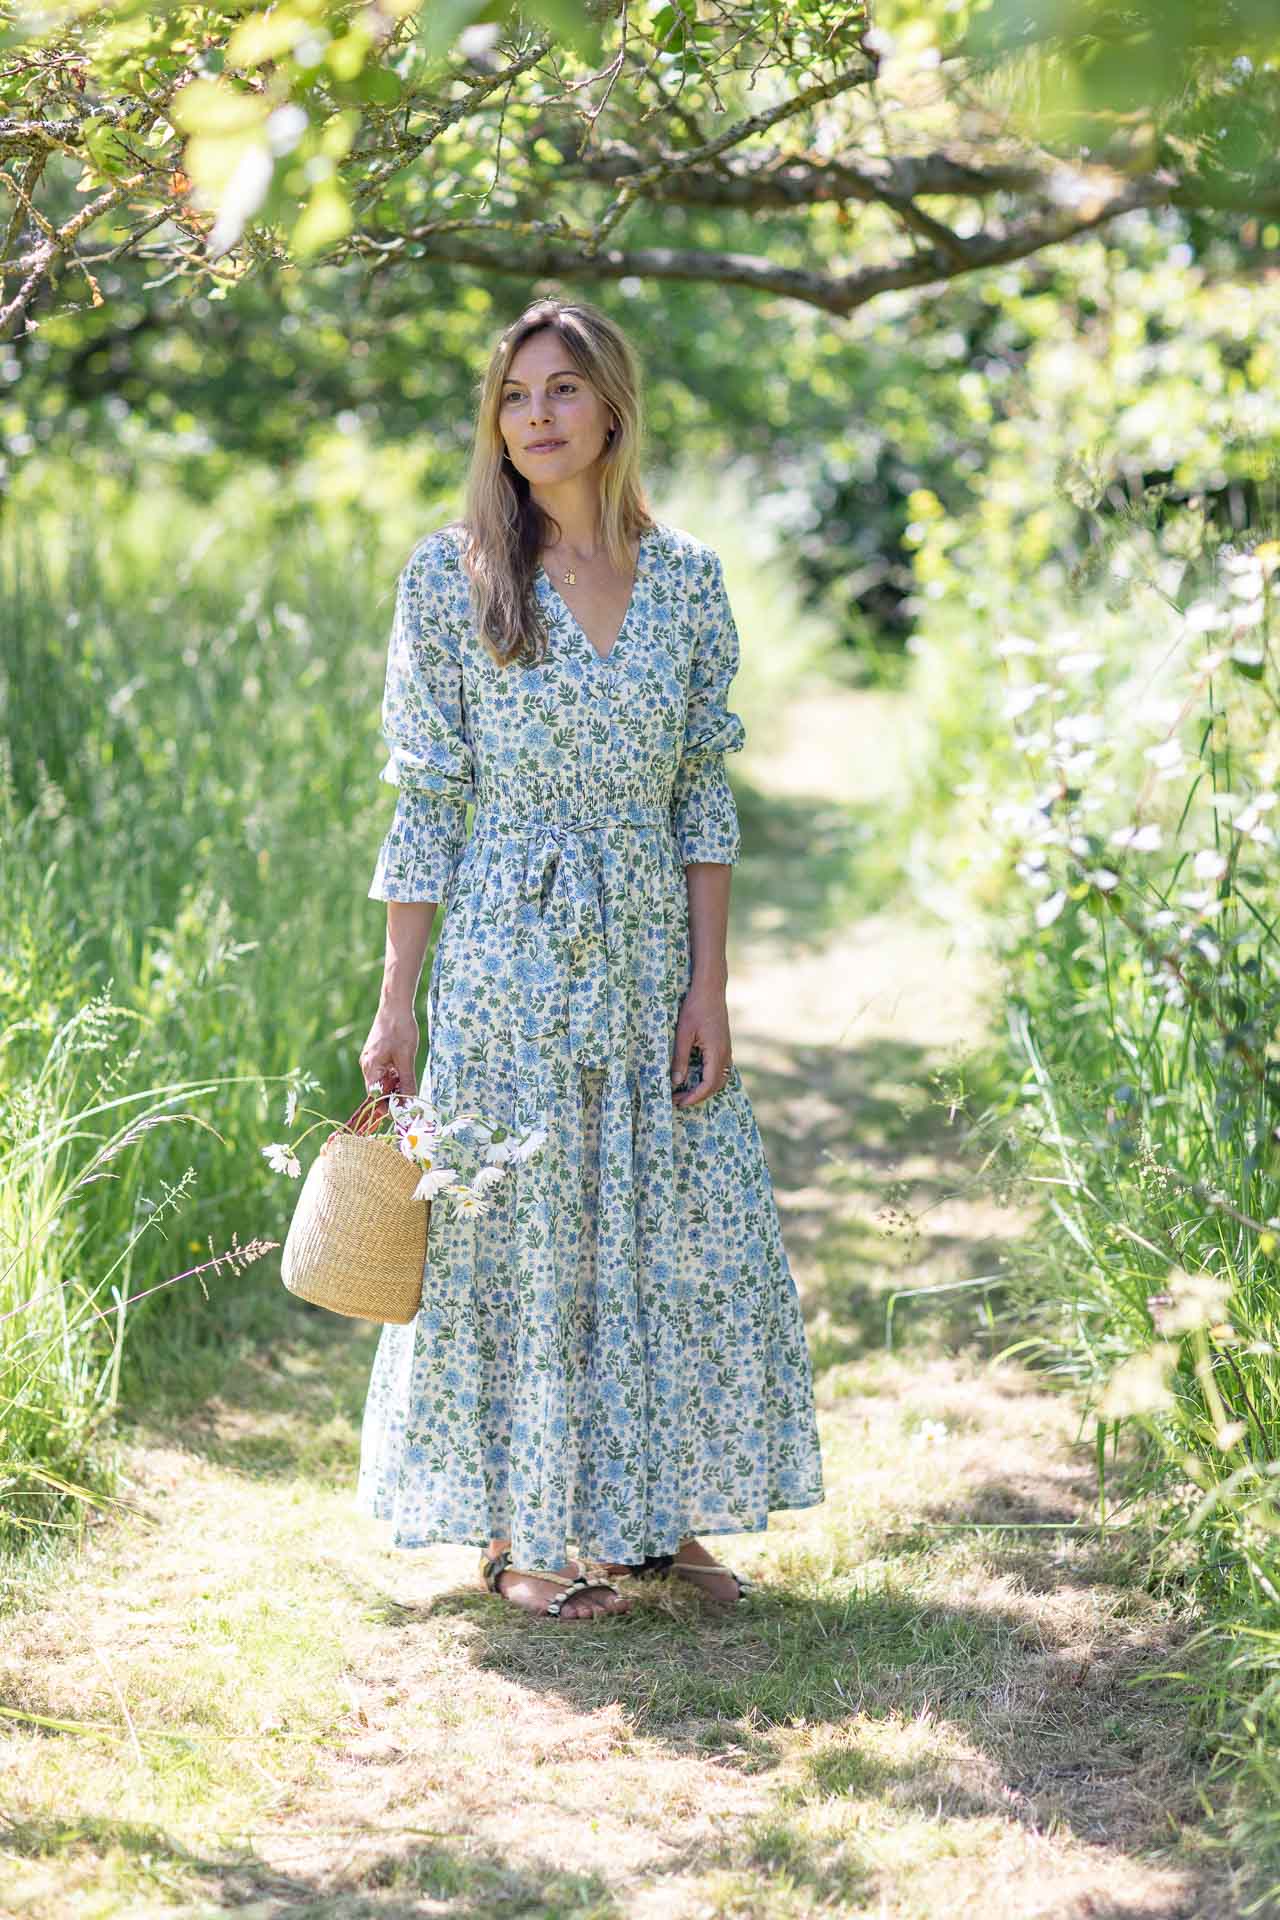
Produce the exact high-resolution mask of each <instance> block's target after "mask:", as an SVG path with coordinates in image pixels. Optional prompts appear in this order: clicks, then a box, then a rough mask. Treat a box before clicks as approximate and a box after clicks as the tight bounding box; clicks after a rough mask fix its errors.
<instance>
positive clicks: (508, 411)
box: [357, 300, 823, 1620]
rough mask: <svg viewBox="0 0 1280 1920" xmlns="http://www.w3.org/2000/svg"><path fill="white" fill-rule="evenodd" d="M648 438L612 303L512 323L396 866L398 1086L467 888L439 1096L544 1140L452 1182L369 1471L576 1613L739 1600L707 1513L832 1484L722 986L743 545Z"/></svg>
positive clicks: (389, 1051) (486, 384)
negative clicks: (699, 516) (674, 520)
mask: <svg viewBox="0 0 1280 1920" xmlns="http://www.w3.org/2000/svg"><path fill="white" fill-rule="evenodd" d="M639 436H640V407H639V397H638V380H637V375H636V367H635V360H634V356H633V354H632V351H631V349H630V347H629V345H628V343H627V342H626V340H625V338H624V337H623V336H622V335H621V334H620V332H619V331H618V329H617V328H616V327H615V326H614V324H613V323H612V322H611V321H610V320H609V319H608V318H607V317H606V316H605V315H604V314H602V313H600V312H599V311H598V310H597V309H595V308H594V307H592V306H590V305H588V304H585V303H582V302H573V303H568V302H563V301H559V300H540V301H538V302H536V303H535V304H534V305H533V306H531V307H530V308H528V309H527V310H526V311H525V312H524V313H523V314H521V315H520V316H519V318H518V319H517V320H516V321H514V322H513V323H512V325H511V326H509V327H508V328H507V330H506V331H505V333H504V334H503V335H502V336H501V338H500V339H499V341H498V343H497V346H496V347H495V349H494V352H493V355H492V358H491V360H490V364H489V366H488V369H487V371H486V373H485V376H484V380H483V385H482V388H481V393H480V401H479V418H478V424H477V430H476V435H475V444H474V453H473V460H472V465H471V471H470V477H469V483H468V489H467V501H466V512H465V516H464V519H463V520H462V521H461V522H458V523H455V524H454V525H451V526H448V527H444V528H442V529H440V530H439V531H437V532H435V533H432V534H428V535H427V536H426V538H425V539H423V540H422V541H420V542H419V544H418V545H417V546H416V547H415V549H414V551H413V553H412V554H411V555H410V557H409V559H408V561H407V562H406V564H405V567H404V570H403V572H402V573H401V575H400V579H399V583H398V589H397V596H396V609H395V617H394V620H393V624H392V633H391V641H390V648H389V657H388V664H387V679H386V691H385V697H384V701H383V728H384V734H385V738H386V740H387V744H388V747H389V749H390V759H389V761H388V762H387V764H386V766H385V767H384V769H383V774H382V777H383V778H384V779H386V780H388V781H390V782H392V783H393V784H395V785H396V786H397V787H398V789H399V792H398V797H397V802H396V812H395V818H394V820H393V822H392V824H391V828H390V830H389V832H388V834H387V836H386V839H385V840H384V842H383V845H382V848H381V851H380V853H379V856H378V862H377V868H376V872H375V874H374V880H373V884H372V886H371V887H370V889H369V897H370V898H371V899H375V900H383V901H386V902H387V943H386V962H385V970H384V975H383V982H382V992H381V997H380V1001H379V1006H378V1011H377V1016H376V1018H375V1020H374V1022H373V1026H372V1028H371V1030H370V1033H369V1037H368V1039H367V1040H366V1042H365V1044H364V1047H363V1049H362V1051H361V1054H360V1065H361V1069H362V1071H363V1073H364V1076H365V1082H366V1084H367V1085H373V1084H383V1075H384V1074H385V1073H386V1071H387V1069H389V1068H394V1069H395V1071H396V1073H397V1074H398V1076H399V1085H400V1088H401V1090H402V1091H414V1090H416V1085H417V1082H416V1077H415V1063H416V1058H417V1050H418V1038H419V1036H418V1027H417V1023H416V1021H415V1018H414V999H415V994H416V990H417V985H418V979H419V975H420V972H421V968H422V963H423V958H424V956H425V953H426V948H427V943H428V938H429V935H430V930H431V923H432V917H433V915H434V913H435V903H439V904H441V905H442V906H443V909H444V918H443V922H442V925H441V930H440V938H439V941H438V943H437V947H436V954H435V960H434V964H433V966H432V970H431V978H430V983H429V991H428V1033H429V1060H428V1071H429V1083H430V1090H431V1097H432V1099H433V1100H434V1101H435V1103H436V1105H437V1106H438V1107H439V1108H440V1109H441V1110H442V1111H443V1112H444V1113H446V1114H448V1113H452V1112H454V1111H455V1110H457V1109H459V1108H463V1107H465V1108H471V1109H474V1110H477V1111H479V1112H481V1113H483V1114H484V1115H485V1116H486V1117H490V1118H494V1119H497V1120H500V1121H502V1122H504V1123H505V1124H512V1125H515V1126H517V1127H521V1128H524V1127H526V1126H527V1127H533V1126H535V1125H537V1124H538V1123H540V1122H542V1123H545V1124H546V1125H547V1127H548V1129H549V1137H548V1139H547V1141H546V1144H545V1145H544V1146H543V1148H542V1151H541V1152H540V1153H539V1154H538V1155H537V1156H536V1157H535V1158H532V1159H530V1160H528V1161H527V1162H525V1163H523V1164H520V1165H517V1166H516V1167H514V1168H513V1170H512V1174H511V1178H510V1179H509V1180H507V1181H505V1182H504V1183H503V1184H502V1186H501V1187H499V1188H498V1189H496V1191H497V1193H498V1194H499V1195H500V1196H501V1197H500V1198H499V1199H498V1200H496V1201H491V1202H490V1206H489V1210H488V1211H487V1212H486V1213H485V1214H484V1215H482V1216H481V1217H478V1218H476V1217H462V1216H461V1215H460V1214H458V1213H454V1212H451V1211H450V1210H449V1209H447V1208H446V1207H445V1206H443V1205H438V1206H436V1207H433V1209H432V1213H431V1221H430V1231H429V1235H428V1241H429V1244H428V1250H427V1264H426V1271H425V1275H424V1287H423V1303H422V1307H421V1309H420V1311H419V1313H418V1315H417V1317H416V1319H415V1320H414V1321H413V1322H412V1323H410V1324H409V1325H407V1326H387V1327H385V1328H384V1329H383V1332H382V1335H381V1337H380V1340H379V1345H378V1349H377V1354H376V1357H375V1360H374V1364H373V1372H372V1377H371V1380H370V1385H369V1397H368V1402H367V1405H366V1408H365V1415H364V1425H363V1431H362V1444H361V1463H360V1475H359V1485H358V1490H357V1501H358V1503H359V1504H360V1506H361V1507H363V1508H364V1509H365V1510H367V1511H368V1512H370V1513H372V1514H373V1515H375V1516H377V1517H379V1518H386V1519H390V1520H391V1521H392V1522H393V1523H394V1535H393V1540H394V1544H395V1545H397V1546H405V1547H418V1546H425V1545H427V1544H428V1543H431V1542H437V1541H458V1542H469V1543H471V1544H474V1545H480V1546H487V1553H486V1554H485V1556H484V1559H483V1562H482V1571H483V1575H484V1579H485V1581H486V1584H487V1585H488V1586H489V1587H490V1589H491V1590H492V1591H494V1592H497V1593H500V1594H502V1595H503V1596H504V1597H505V1598H507V1599H508V1600H510V1601H512V1602H514V1603H515V1604H517V1605H519V1606H522V1607H525V1608H527V1609H529V1610H531V1611H535V1612H543V1613H547V1614H551V1615H553V1616H555V1617H558V1618H560V1619H562V1620H567V1619H581V1618H589V1617H591V1616H593V1615H597V1614H601V1613H618V1612H624V1611H625V1610H626V1609H627V1607H628V1606H629V1604H630V1603H629V1601H628V1600H627V1598H626V1596H625V1595H624V1594H623V1593H622V1592H621V1591H620V1589H619V1588H618V1587H617V1586H616V1585H615V1584H614V1582H615V1580H616V1578H617V1577H619V1576H620V1575H621V1574H623V1573H625V1572H628V1571H631V1572H636V1573H640V1574H643V1575H646V1576H656V1575H661V1574H665V1573H669V1572H671V1571H673V1570H674V1572H675V1573H676V1574H677V1575H678V1576H679V1577H683V1578H686V1579H689V1580H691V1581H693V1582H694V1584H695V1585H698V1586H700V1587H701V1589H702V1590H703V1591H704V1592H705V1593H706V1594H707V1596H708V1597H709V1598H711V1599H713V1600H715V1601H717V1602H719V1603H721V1604H728V1605H732V1604H733V1603H734V1602H735V1601H736V1600H737V1598H738V1597H739V1596H740V1594H741V1593H742V1591H743V1590H744V1586H745V1583H744V1582H742V1581H741V1580H740V1579H739V1578H738V1576H737V1575H736V1574H735V1573H734V1572H732V1570H731V1569H729V1568H724V1567H720V1566H719V1565H718V1563H717V1562H716V1560H715V1558H714V1556H713V1555H712V1554H711V1552H710V1551H709V1550H708V1549H707V1548H706V1547H705V1546H704V1545H703V1544H702V1543H701V1541H700V1540H698V1539H697V1537H696V1535H697V1533H698V1532H699V1531H703V1532H708V1533H717V1532H718V1533H725V1532H730V1533H740V1532H744V1531H749V1530H759V1529H762V1528H764V1527H766V1526H767V1524H768V1515H769V1512H770V1511H771V1510H773V1509H776V1508H780V1507H804V1506H810V1505H813V1504H814V1503H816V1502H817V1501H819V1500H821V1499H822V1497H823V1495H822V1476H821V1465H820V1459H819V1451H818V1441H817V1434H816V1429H815V1423H814V1411H813V1395H812V1381H811V1373H810V1365H809V1355H808V1350H807V1347H806V1344H805V1336H804V1329H803V1325H802V1322H801V1318H800V1310H799V1303H798V1300H797V1296H796V1290H795V1285H794V1282H793V1280H792V1276H791V1273H790V1270H789V1268H788V1265H787V1259H786V1254H785V1252H784V1250H783V1246H782V1241H781V1236H780V1233H779V1227H778V1217H777V1211H776V1207H775V1204H774V1199H773V1193H772V1187H771V1184H770V1180H769V1174H768V1171H767V1168H766V1165H765V1160H764V1155H763V1150H762V1147H761V1144H760V1136H759V1133H758V1131H757V1128H756V1123H755V1118H754V1115H753V1112H752V1109H751V1105H750V1103H749V1101H748V1098H747V1095H746V1093H745V1092H744V1090H743V1087H742V1083H741V1081H740V1079H739V1076H738V1071H737V1068H736V1067H735V1066H734V1065H733V1064H732V1057H731V1050H730V1038H729V1020H728V1014H727V1012H726V1008H725V927H726V920H727V915H728V906H729V882H730V877H731V876H730V869H731V867H732V865H733V863H734V862H735V861H736V860H737V858H738V849H739V836H738V821H737V814H736V811H735V807H734V802H733V797H732V794H731V793H730V790H729V787H728V784H727V782H726V779H725V774H724V765H723V756H724V754H725V753H726V752H728V751H731V750H733V749H735V748H738V747H741V745H742V744H743V737H744V735H743V727H742V722H741V721H740V720H739V718H738V717H737V715H736V714H733V713H731V712H729V711H728V709H727V707H726V705H725V699H726V692H727V689H728V686H729V682H730V680H731V679H732V677H733V674H734V672H735V670H736V667H737V656H738V639H737V634H736V631H735V628H734V622H733V616H732V614H731V612H730V609H729V603H728V600H727V598H726V595H725V588H724V579H723V574H722V571H721V564H720V561H719V558H718V556H717V555H716V554H715V553H714V552H713V551H712V549H711V548H709V547H707V546H705V545H703V544H702V543H701V542H700V541H698V540H696V539H695V538H694V537H693V536H692V535H690V534H687V533H684V532H681V531H680V530H679V529H677V528H675V527H669V526H666V525H663V524H662V523H660V522H657V521H655V520H654V519H653V518H652V517H651V516H650V514H649V513H648V512H647V510H646V507H645V504H644V496H643V490H642V487H641V484H640V481H639V477H638V453H639ZM469 801H473V802H474V804H475V816H474V822H473V828H472V832H471V834H470V836H469V837H468V836H467V835H466V832H465V812H466V807H467V803H468V802H469ZM388 1084H389V1082H388ZM570 1542H572V1543H574V1544H575V1546H576V1548H577V1557H575V1558H571V1557H570V1555H569V1552H568V1548H569V1544H570ZM610 1576H612V1578H611V1577H610Z"/></svg>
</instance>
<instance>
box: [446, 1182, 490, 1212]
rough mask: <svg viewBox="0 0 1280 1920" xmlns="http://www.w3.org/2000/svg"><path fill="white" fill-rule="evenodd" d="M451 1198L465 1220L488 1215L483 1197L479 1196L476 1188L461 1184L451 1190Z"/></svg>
mask: <svg viewBox="0 0 1280 1920" xmlns="http://www.w3.org/2000/svg"><path fill="white" fill-rule="evenodd" d="M449 1198H450V1200H451V1201H452V1202H453V1205H454V1206H455V1207H456V1209H457V1211H458V1212H459V1213H460V1214H462V1215H463V1217H464V1218H470V1217H472V1216H474V1215H475V1214H478V1213H488V1211H489V1209H488V1207H487V1206H486V1205H485V1203H484V1198H483V1196H482V1195H481V1194H478V1193H477V1192H476V1190H475V1188H474V1187H467V1186H463V1185H462V1184H461V1183H459V1185H457V1186H456V1187H453V1188H452V1189H451V1190H450V1193H449Z"/></svg>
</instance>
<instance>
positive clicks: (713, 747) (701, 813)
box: [671, 553, 747, 867]
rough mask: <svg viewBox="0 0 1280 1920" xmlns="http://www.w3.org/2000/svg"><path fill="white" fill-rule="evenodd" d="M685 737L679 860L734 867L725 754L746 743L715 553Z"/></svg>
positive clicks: (734, 826)
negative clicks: (734, 696) (733, 703)
mask: <svg viewBox="0 0 1280 1920" xmlns="http://www.w3.org/2000/svg"><path fill="white" fill-rule="evenodd" d="M697 622H698V625H697V638H696V641H695V645H694V654H693V660H692V663H691V667H690V675H689V700H688V707H687V710H686V716H685V729H684V742H683V747H682V751H681V756H680V764H679V766H678V767H677V769H676V777H675V784H674V786H673V788H672V795H671V825H672V832H673V834H674V836H675V842H676V848H677V851H678V853H679V856H680V860H681V863H682V865H684V866H690V865H691V864H693V863H694V862H695V861H699V860H713V861H715V862H717V863H718V864H720V865H722V866H730V867H731V866H733V865H734V864H735V863H736V862H737V860H738V857H739V855H740V853H741V849H742V836H741V833H740V830H739V825H738V809H737V805H736V803H735V801H734V797H733V791H732V789H731V788H730V785H729V780H728V775H727V774H726V773H725V768H724V756H725V754H726V753H737V752H738V751H739V749H740V748H742V747H743V746H745V744H746V738H747V734H746V728H745V727H744V726H743V724H742V721H741V719H740V718H739V716H738V715H737V714H736V713H733V712H732V711H731V710H730V708H729V705H728V696H729V686H730V683H731V681H732V680H733V676H734V674H735V673H736V672H737V670H738V652H739V645H738V630H737V627H736V625H735V623H734V618H733V613H732V610H731V608H730V606H729V596H728V593H727V591H726V589H725V583H724V569H723V567H722V565H721V561H720V556H719V555H718V554H716V553H712V554H711V555H710V561H709V566H708V571H707V576H706V580H705V582H704V585H703V588H702V591H701V594H700V596H699V606H698V613H697Z"/></svg>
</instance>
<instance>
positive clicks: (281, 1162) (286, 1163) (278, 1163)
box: [262, 1141, 302, 1180]
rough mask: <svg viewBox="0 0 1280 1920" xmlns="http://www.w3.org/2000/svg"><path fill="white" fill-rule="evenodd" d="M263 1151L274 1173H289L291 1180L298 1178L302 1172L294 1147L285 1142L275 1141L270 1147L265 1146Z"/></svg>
mask: <svg viewBox="0 0 1280 1920" xmlns="http://www.w3.org/2000/svg"><path fill="white" fill-rule="evenodd" d="M262 1152H263V1155H264V1157H265V1158H266V1160H267V1162H268V1164H269V1165H270V1168H271V1171H272V1172H273V1173H287V1174H288V1176H289V1178H290V1179H291V1180H296V1179H297V1178H298V1176H299V1174H300V1173H301V1172H302V1168H301V1166H300V1165H299V1164H298V1157H297V1155H296V1154H295V1153H294V1151H293V1148H292V1147H291V1146H288V1145H286V1144H285V1143H284V1142H282V1141H273V1142H272V1144H271V1145H270V1146H269V1147H264V1148H263V1149H262Z"/></svg>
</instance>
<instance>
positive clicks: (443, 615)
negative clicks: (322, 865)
mask: <svg viewBox="0 0 1280 1920" xmlns="http://www.w3.org/2000/svg"><path fill="white" fill-rule="evenodd" d="M449 590H450V580H449V576H448V573H447V571H446V569H445V566H444V562H443V554H442V549H441V547H440V544H439V536H438V535H431V534H429V535H428V536H427V538H426V539H425V540H424V541H422V542H421V543H420V544H419V545H418V546H417V547H415V549H414V551H413V552H412V554H410V556H409V559H408V561H407V562H406V563H405V566H404V568H403V570H402V572H401V574H400V578H399V580H398V581H397V583H396V604H395V613H394V616H393V618H392V623H391V638H390V641H389V643H388V647H387V674H386V684H385V688H384V692H383V698H382V737H383V739H384V740H385V742H386V745H387V749H388V753H389V758H388V760H387V762H386V765H385V766H384V767H383V769H382V772H381V774H380V775H379V778H380V779H382V780H385V781H387V782H388V784H389V785H391V786H394V787H396V788H397V789H398V792H397V795H396V810H395V817H394V819H393V820H392V822H391V827H390V830H389V831H388V833H387V836H386V838H385V840H384V841H383V843H382V846H381V848H380V849H379V852H378V860H377V866H376V868H375V870H374V876H373V884H372V886H371V887H370V888H369V898H370V899H371V900H434V901H439V900H441V899H443V897H444V894H445V892H446V890H447V888H448V885H449V882H450V880H451V879H452V877H453V872H454V868H455V867H456V866H457V864H458V860H459V858H460V856H461V853H462V849H463V846H464V844H465V841H466V813H467V803H468V801H469V800H472V799H474V797H475V790H474V778H473V763H472V755H471V747H470V744H469V742H468V740H467V737H466V731H465V719H464V714H463V699H462V663H461V657H460V650H459V644H458V639H457V636H456V634H455V633H454V632H452V631H451V629H450V626H449V623H448V619H447V608H448V598H449Z"/></svg>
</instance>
